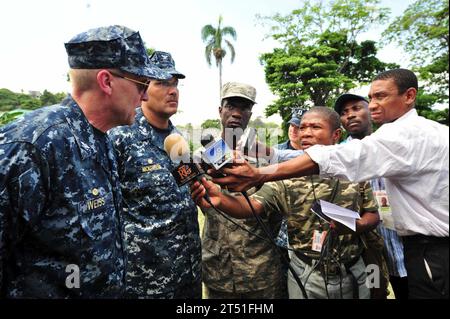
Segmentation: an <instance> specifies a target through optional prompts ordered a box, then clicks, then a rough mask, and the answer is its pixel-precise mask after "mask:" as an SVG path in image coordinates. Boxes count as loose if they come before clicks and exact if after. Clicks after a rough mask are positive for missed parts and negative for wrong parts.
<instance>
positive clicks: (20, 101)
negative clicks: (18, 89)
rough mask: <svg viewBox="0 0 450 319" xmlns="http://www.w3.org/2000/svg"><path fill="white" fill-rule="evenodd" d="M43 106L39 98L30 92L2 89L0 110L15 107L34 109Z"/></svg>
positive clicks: (9, 109) (0, 92)
mask: <svg viewBox="0 0 450 319" xmlns="http://www.w3.org/2000/svg"><path fill="white" fill-rule="evenodd" d="M40 106H41V103H40V101H39V99H38V98H35V97H32V96H31V95H28V94H23V93H14V92H12V91H10V90H8V89H0V111H11V110H15V109H26V110H32V109H36V108H38V107H40Z"/></svg>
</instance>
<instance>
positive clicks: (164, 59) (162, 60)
mask: <svg viewBox="0 0 450 319" xmlns="http://www.w3.org/2000/svg"><path fill="white" fill-rule="evenodd" d="M150 61H151V62H152V63H154V64H155V65H156V66H157V67H158V68H160V69H162V70H164V71H166V72H168V73H170V74H172V76H174V77H176V78H179V79H184V78H185V76H184V74H182V73H180V72H178V71H177V70H176V69H175V61H174V60H173V58H172V56H171V55H170V53H169V52H164V51H155V52H153V54H152V55H151V56H150Z"/></svg>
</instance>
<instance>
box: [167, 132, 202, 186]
mask: <svg viewBox="0 0 450 319" xmlns="http://www.w3.org/2000/svg"><path fill="white" fill-rule="evenodd" d="M164 150H165V151H166V153H167V154H168V155H169V157H170V159H171V160H172V161H173V162H174V163H178V165H177V167H176V168H175V169H173V170H172V172H171V173H172V175H173V177H174V178H175V181H176V182H177V184H178V186H183V185H185V184H187V183H189V182H191V181H192V180H194V179H196V180H200V177H201V175H203V174H205V171H204V170H203V169H202V167H201V165H200V164H199V163H195V162H194V161H192V160H191V157H190V152H189V144H188V143H187V142H186V140H185V139H184V138H183V137H182V136H181V135H180V134H177V133H173V134H170V135H169V136H167V137H166V139H165V140H164Z"/></svg>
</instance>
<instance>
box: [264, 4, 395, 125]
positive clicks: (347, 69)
mask: <svg viewBox="0 0 450 319" xmlns="http://www.w3.org/2000/svg"><path fill="white" fill-rule="evenodd" d="M378 4H379V1H378V0H334V1H329V2H325V1H315V2H314V1H308V2H305V3H304V4H303V6H302V7H301V8H300V9H297V10H294V11H292V13H291V14H289V15H287V16H281V15H275V16H272V17H259V18H260V20H261V21H264V23H265V24H267V23H270V25H271V30H270V36H272V37H273V38H274V39H276V40H278V41H279V42H280V43H281V44H282V46H283V47H282V48H276V49H274V50H273V52H270V53H265V54H262V55H261V57H260V60H261V63H262V64H263V66H264V68H265V74H266V82H267V83H268V85H269V88H270V89H271V91H272V92H273V93H274V94H276V95H277V96H278V97H279V98H278V100H276V101H275V102H274V103H273V104H271V105H269V106H268V107H267V108H266V115H268V116H269V115H272V114H275V113H279V114H280V115H281V117H282V118H283V120H284V124H283V128H284V132H285V133H286V131H287V125H286V124H285V123H286V121H287V120H289V118H290V117H291V114H292V110H293V109H294V108H309V107H310V106H312V105H318V106H319V105H322V106H325V105H327V106H331V105H332V104H333V102H334V100H335V98H336V97H337V96H338V95H340V94H342V93H344V92H347V91H349V90H350V89H352V88H355V87H357V86H360V85H364V84H367V83H369V82H370V80H371V79H372V78H373V76H374V75H375V74H377V73H379V72H381V71H384V70H386V69H388V68H392V67H396V66H397V65H395V64H387V63H383V62H382V61H380V60H378V58H377V57H376V54H377V48H376V43H375V42H373V41H364V42H360V43H359V42H358V41H357V37H358V36H359V35H360V34H361V33H363V32H365V31H367V30H368V29H369V28H370V27H372V26H373V25H375V24H382V23H384V22H386V21H387V18H388V14H389V10H388V9H386V8H379V7H377V6H378Z"/></svg>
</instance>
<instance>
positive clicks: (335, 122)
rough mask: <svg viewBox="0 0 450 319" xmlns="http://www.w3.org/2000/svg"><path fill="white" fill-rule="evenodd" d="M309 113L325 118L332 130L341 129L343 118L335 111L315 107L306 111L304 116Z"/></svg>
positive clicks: (323, 107)
mask: <svg viewBox="0 0 450 319" xmlns="http://www.w3.org/2000/svg"><path fill="white" fill-rule="evenodd" d="M308 113H318V114H320V115H321V116H323V117H324V118H325V119H326V120H327V121H328V123H330V126H331V129H332V130H333V131H335V130H337V129H338V128H341V117H340V116H339V114H338V113H337V112H336V111H335V110H333V109H330V108H329V107H326V106H313V107H312V108H310V109H309V110H308V111H306V112H305V113H304V114H303V116H305V114H308Z"/></svg>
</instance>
